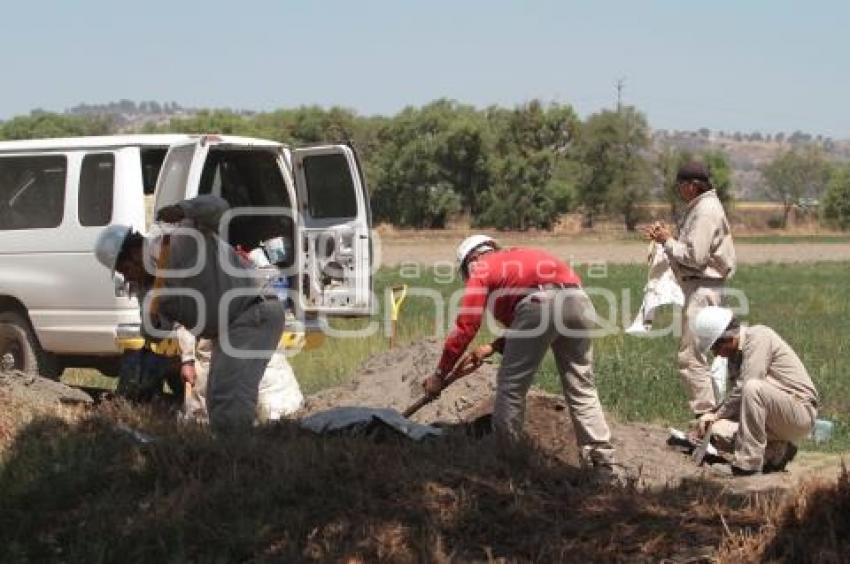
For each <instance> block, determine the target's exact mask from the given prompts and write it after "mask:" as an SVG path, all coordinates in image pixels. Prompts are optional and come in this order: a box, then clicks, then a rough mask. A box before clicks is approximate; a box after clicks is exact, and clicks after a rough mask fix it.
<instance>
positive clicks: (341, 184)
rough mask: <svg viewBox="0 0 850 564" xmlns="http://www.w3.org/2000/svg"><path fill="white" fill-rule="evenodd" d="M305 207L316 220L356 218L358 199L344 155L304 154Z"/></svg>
mask: <svg viewBox="0 0 850 564" xmlns="http://www.w3.org/2000/svg"><path fill="white" fill-rule="evenodd" d="M304 177H305V179H306V181H307V207H308V209H309V210H310V217H313V218H315V219H325V218H334V219H337V218H339V219H345V218H354V217H357V199H356V196H355V191H354V184H353V182H352V180H351V172H350V171H349V168H348V161H347V160H346V159H345V155H340V154H333V155H314V156H307V157H304Z"/></svg>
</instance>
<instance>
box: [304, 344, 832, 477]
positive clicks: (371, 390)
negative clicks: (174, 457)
mask: <svg viewBox="0 0 850 564" xmlns="http://www.w3.org/2000/svg"><path fill="white" fill-rule="evenodd" d="M441 352H442V341H440V340H438V339H425V340H422V341H418V342H416V343H413V344H411V345H409V346H406V347H401V348H397V349H394V350H391V351H387V352H385V353H381V354H378V355H375V356H373V357H372V358H370V359H369V360H368V361H366V362H365V363H364V364H363V365H362V366H361V368H360V369H359V370H358V371H357V372H356V373H355V374H354V375H353V376H352V378H351V379H350V383H349V384H348V385H346V386H340V387H337V388H329V389H326V390H322V391H320V392H318V393H317V394H315V395H313V396H309V397H307V398H305V405H304V408H303V410H302V413H303V414H305V415H306V414H310V413H315V412H317V411H323V410H326V409H331V408H333V407H339V406H364V407H390V408H393V409H396V410H398V411H400V412H401V411H404V409H406V408H407V407H408V406H409V405H410V404H412V403H414V402H415V401H416V400H417V399H419V398H420V397H421V396H422V387H421V382H422V380H423V379H424V378H425V377H426V376H427V375H428V374H430V372H431V371H432V370H433V368H434V366H436V364H437V361H438V360H439V355H440V354H441ZM497 369H498V367H497V366H496V365H492V364H485V365H483V366H482V367H481V368H479V369H478V371H476V372H475V373H473V374H471V375H469V376H467V377H466V378H463V379H461V380H459V381H458V382H455V383H454V384H452V385H451V386H449V387H448V388H447V389H446V390H444V391H443V393H442V394H441V395H440V397H439V398H438V399H437V400H435V401H434V402H432V403H431V404H429V405H427V406H425V407H423V408H422V409H421V410H420V411H418V412H417V413H416V414H415V415H414V416H413V417H412V418H411V419H413V420H414V421H416V422H418V423H426V424H440V423H443V424H450V425H451V424H469V423H473V422H477V423H478V424H477V425H476V428H478V429H479V430H480V429H481V428H482V427H485V426H487V423H488V418H489V416H490V415H491V413H492V410H493V397H494V394H495V389H496V388H495V382H496V372H497ZM607 419H608V424H609V426H610V428H611V442H612V443H613V445H614V447H615V448H616V450H617V459H618V462H619V463H620V464H622V465H623V466H624V467H625V469H626V471H627V473H628V475H629V476H630V477H632V478H633V479H634V480H635V481H636V484H637V485H638V486H641V487H649V488H656V487H664V486H675V485H677V484H680V483H681V482H683V481H688V480H693V479H700V478H706V479H710V480H721V481H723V482H724V486H725V487H727V488H728V489H729V490H730V491H734V492H738V493H747V492H754V491H769V490H786V489H788V488H791V487H792V486H795V485H796V484H798V483H799V482H800V481H802V480H804V479H807V478H812V477H824V478H827V479H834V478H835V476H837V475H838V474H839V472H840V468H841V463H840V460H839V458H838V457H835V456H832V455H825V454H820V453H800V454H799V455H798V457H797V459H796V460H795V461H794V462H793V463H792V464H791V465H789V467H788V471H786V472H779V473H774V474H768V475H764V476H753V477H749V478H731V477H730V476H728V475H727V474H728V469H729V466H728V465H725V464H715V465H713V466H712V465H705V466H702V467H700V466H697V465H696V464H695V463H694V462H693V460H692V459H691V457H690V456H688V455H687V454H685V453H683V452H682V451H681V450H678V449H676V448H673V447H670V446H668V445H667V439H668V437H669V430H668V428H666V427H663V426H660V425H653V424H649V423H620V422H618V421H616V420H615V419H614V418H613V417H611V416H610V415H608V417H607ZM482 423H483V425H482ZM525 431H526V433H527V435H528V437H529V439H530V440H531V441H532V442H533V443H534V444H535V445H536V446H537V448H538V449H540V450H542V451H544V452H546V453H548V454H550V455H551V456H553V457H556V458H557V459H559V460H560V461H562V462H564V463H566V464H567V465H569V466H576V465H578V463H579V458H578V447H577V444H576V438H575V431H574V430H573V425H572V421H571V418H570V415H569V410H568V409H567V406H566V402H565V401H564V398H563V396H561V395H556V394H550V393H546V392H543V391H541V390H537V389H533V388H532V390H531V392H530V393H529V395H528V400H527V408H526V421H525Z"/></svg>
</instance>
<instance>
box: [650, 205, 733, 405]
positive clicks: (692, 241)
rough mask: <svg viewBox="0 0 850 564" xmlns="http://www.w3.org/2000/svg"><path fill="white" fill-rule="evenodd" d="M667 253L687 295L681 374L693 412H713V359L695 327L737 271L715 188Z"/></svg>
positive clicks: (688, 214) (669, 243)
mask: <svg viewBox="0 0 850 564" xmlns="http://www.w3.org/2000/svg"><path fill="white" fill-rule="evenodd" d="M664 251H665V253H666V254H667V258H668V259H669V261H670V266H671V267H672V269H673V271H674V272H675V273H676V278H677V279H678V281H679V284H680V285H681V287H682V292H683V293H684V297H685V305H684V307H683V308H682V326H681V338H680V340H679V352H678V355H677V362H678V366H679V375H680V377H681V380H682V385H683V386H684V388H685V391H686V392H687V394H688V405H689V406H690V408H691V411H693V412H694V413H695V414H696V415H700V414H702V413H705V412H706V411H711V410H712V409H713V408H714V407H715V405H716V404H717V401H718V400H719V398H715V397H714V389H713V388H712V386H711V369H710V365H709V363H708V358H707V357H706V355H705V354H704V353H702V352H700V351H699V349H698V347H697V339H696V335H694V332H693V329H692V327H691V324H692V323H693V320H694V319H696V316H697V314H698V313H699V312H700V310H701V309H703V308H704V307H706V306H710V305H720V302H721V298H722V294H723V286H724V285H725V282H726V280H727V279H728V278H730V277H731V276H732V274H733V273H734V271H735V248H734V246H733V244H732V232H731V229H730V228H729V221H728V220H727V219H726V213H725V212H724V211H723V206H722V205H721V203H720V200H719V199H718V197H717V194H716V193H715V191H714V190H709V191H707V192H704V193H702V194H700V195H699V196H697V197H696V198H694V199H693V200H691V201H690V202H689V203H688V208H687V212H686V214H685V216H684V218H683V219H682V221H681V222H680V223H679V234H678V237H677V238H676V239H673V238H672V237H671V238H669V239H667V241H666V242H665V243H664Z"/></svg>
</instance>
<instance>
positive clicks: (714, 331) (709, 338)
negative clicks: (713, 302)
mask: <svg viewBox="0 0 850 564" xmlns="http://www.w3.org/2000/svg"><path fill="white" fill-rule="evenodd" d="M730 321H732V310H731V309H728V308H725V307H719V306H708V307H706V308H703V309H702V310H700V312H699V313H698V314H697V316H696V319H694V324H693V330H694V334H695V335H696V337H697V348H699V351H700V352H701V353H703V354H705V353H707V352H708V351H709V349H711V347H712V346H713V345H714V343H715V342H717V339H719V338H720V337H722V336H723V333H725V332H726V328H727V327H729V322H730Z"/></svg>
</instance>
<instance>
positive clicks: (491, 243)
mask: <svg viewBox="0 0 850 564" xmlns="http://www.w3.org/2000/svg"><path fill="white" fill-rule="evenodd" d="M482 247H489V248H490V249H495V248H496V240H495V239H493V238H492V237H490V236H489V235H481V234H478V235H470V236H469V237H467V238H466V239H464V240H463V241H461V242H460V245H458V247H457V267H458V270H460V273H461V275H463V276H464V278H466V261H467V260H468V259H469V255H471V254H472V253H473V251H477V250H480V249H481V248H482Z"/></svg>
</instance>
